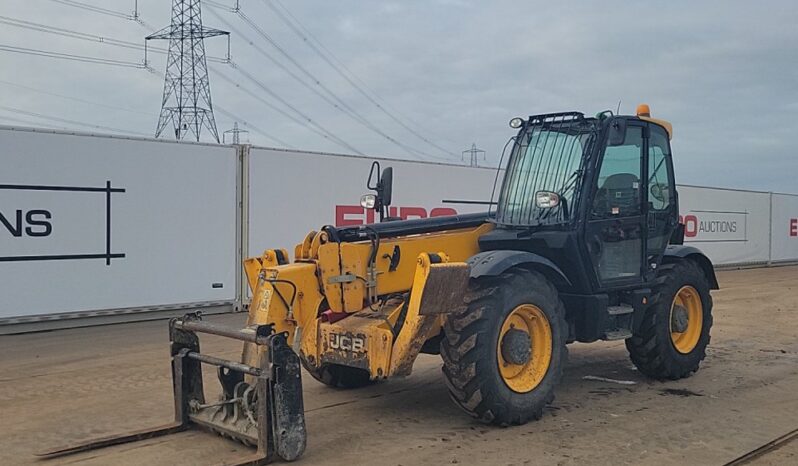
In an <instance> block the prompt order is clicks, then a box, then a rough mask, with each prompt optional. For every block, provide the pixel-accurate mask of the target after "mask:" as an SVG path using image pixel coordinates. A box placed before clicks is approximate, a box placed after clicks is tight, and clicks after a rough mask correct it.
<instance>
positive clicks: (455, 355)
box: [441, 269, 568, 425]
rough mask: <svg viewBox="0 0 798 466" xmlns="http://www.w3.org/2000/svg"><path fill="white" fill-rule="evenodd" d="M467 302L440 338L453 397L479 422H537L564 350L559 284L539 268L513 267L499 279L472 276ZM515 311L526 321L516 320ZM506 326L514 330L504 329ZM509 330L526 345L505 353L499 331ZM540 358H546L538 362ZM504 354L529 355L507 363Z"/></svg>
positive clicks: (560, 368) (556, 380)
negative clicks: (534, 269) (553, 283)
mask: <svg viewBox="0 0 798 466" xmlns="http://www.w3.org/2000/svg"><path fill="white" fill-rule="evenodd" d="M465 302H466V304H467V307H466V308H465V309H464V310H463V311H460V312H456V313H454V314H451V315H449V317H448V318H447V319H446V323H445V324H444V332H445V338H444V339H443V340H442V341H441V357H442V358H443V362H444V366H443V374H444V378H445V380H446V384H447V386H448V388H449V394H450V395H451V398H452V399H453V400H454V402H455V403H456V404H457V405H458V406H460V407H461V408H462V409H463V410H464V411H466V412H467V413H468V414H470V415H471V416H473V417H476V418H477V419H479V420H481V421H483V422H488V423H492V424H498V425H519V424H524V423H526V422H528V421H530V420H532V419H539V418H540V417H541V416H542V415H543V408H544V407H545V406H546V405H547V404H548V403H551V402H552V401H553V400H554V387H555V386H556V385H557V383H559V381H560V379H561V378H562V371H563V366H564V365H565V361H566V358H567V352H568V350H567V348H566V346H565V342H566V338H567V328H568V327H567V325H566V322H565V310H564V307H563V305H562V303H561V302H560V299H559V296H558V293H557V289H556V288H555V287H554V286H553V285H552V284H551V283H550V282H549V281H548V280H546V278H545V277H544V276H543V275H541V274H539V273H537V272H533V271H529V270H524V269H511V270H510V271H508V272H506V273H503V274H502V275H500V276H498V277H486V278H480V279H476V280H472V283H471V284H470V286H469V292H468V293H467V294H466V297H465ZM519 312H520V314H519ZM519 315H521V317H524V316H526V317H529V318H528V319H526V320H524V319H521V320H519V318H520V317H519ZM511 322H515V324H510V323H511ZM525 322H528V323H529V326H525V325H524V323H525ZM508 324H509V328H513V329H515V330H509V331H508V330H507V329H508ZM518 329H521V330H522V331H523V332H524V334H521V333H519V332H517V330H518ZM509 332H515V333H516V335H514V336H513V338H512V339H514V340H515V341H519V340H518V338H515V337H518V336H519V335H520V341H522V342H524V344H523V345H521V346H524V345H527V346H528V347H526V348H523V347H522V348H520V350H521V351H520V353H518V352H515V353H514V352H512V351H509V350H508V352H507V353H505V352H504V351H505V350H504V347H503V346H502V345H503V341H504V340H506V338H502V335H504V336H505V337H506V335H509ZM529 348H531V353H530V351H528V349H529ZM514 349H519V348H517V347H514ZM518 354H520V356H518ZM536 354H537V355H538V359H535V356H536ZM543 355H545V356H546V359H547V360H546V361H542V360H541V359H540V358H541V357H543ZM505 357H507V358H508V359H509V358H521V359H518V361H523V360H524V358H525V357H526V358H527V361H528V362H518V363H517V364H512V363H508V362H507V361H506V360H505V359H504V358H505ZM541 361H542V362H541ZM543 363H545V364H543ZM530 364H532V365H531V366H530ZM514 368H518V371H515V370H514ZM508 371H509V372H508ZM513 374H517V375H513ZM511 386H512V387H514V388H511Z"/></svg>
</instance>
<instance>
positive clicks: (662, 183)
mask: <svg viewBox="0 0 798 466" xmlns="http://www.w3.org/2000/svg"><path fill="white" fill-rule="evenodd" d="M650 128H651V133H650V134H651V136H650V139H649V141H648V204H649V209H650V210H655V211H663V210H668V209H669V208H670V206H671V203H672V202H673V195H672V193H671V192H670V191H671V186H673V183H672V182H671V174H670V173H669V171H668V159H670V156H671V152H670V147H669V146H668V134H667V133H666V132H665V130H664V129H662V128H660V127H659V126H655V125H651V127H650Z"/></svg>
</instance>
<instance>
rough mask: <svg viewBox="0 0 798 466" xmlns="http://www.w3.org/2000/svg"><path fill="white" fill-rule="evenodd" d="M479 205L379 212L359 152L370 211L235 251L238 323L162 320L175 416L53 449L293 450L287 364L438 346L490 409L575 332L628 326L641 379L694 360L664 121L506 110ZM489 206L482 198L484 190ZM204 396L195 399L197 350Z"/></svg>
mask: <svg viewBox="0 0 798 466" xmlns="http://www.w3.org/2000/svg"><path fill="white" fill-rule="evenodd" d="M510 126H511V127H512V128H514V129H516V130H517V131H518V133H517V135H516V136H515V137H514V141H513V144H512V146H511V147H512V149H511V151H510V155H509V158H508V162H507V164H506V166H505V167H503V168H504V171H503V173H504V177H503V180H502V182H501V183H500V186H499V194H498V199H497V202H496V204H495V208H493V207H491V208H489V209H486V210H488V212H486V213H481V214H467V215H459V216H450V217H437V218H429V219H421V220H394V219H391V218H387V217H386V214H387V209H388V206H389V205H390V204H391V191H392V183H393V173H392V170H391V168H386V169H385V171H383V172H382V173H381V172H380V168H379V165H378V164H375V165H373V166H372V172H371V174H370V176H369V183H368V184H367V186H370V187H372V188H373V189H374V190H375V193H374V194H369V195H366V196H363V198H362V199H361V203H362V204H363V206H364V207H367V208H371V209H375V210H377V211H378V212H379V214H380V218H381V220H382V221H381V222H379V223H375V224H370V225H364V226H356V227H344V228H336V227H333V226H330V225H327V226H324V227H322V228H321V229H320V231H311V232H310V233H308V234H307V236H305V238H304V239H303V240H302V242H301V243H300V244H298V245H297V246H296V248H295V249H294V251H293V256H294V260H293V261H290V260H289V255H288V252H287V251H286V250H284V249H270V250H267V251H265V252H264V253H263V254H262V255H261V256H260V257H254V258H250V259H247V260H246V261H245V263H244V268H245V270H246V273H247V277H248V281H249V285H250V287H251V289H252V301H251V304H250V306H249V315H248V321H247V325H246V326H245V327H244V328H243V329H238V328H228V327H224V326H220V325H217V324H214V323H209V322H205V321H203V320H202V319H201V316H200V315H199V314H198V313H194V314H188V315H186V316H184V317H182V318H178V319H173V320H172V321H170V323H169V329H170V337H171V355H172V367H173V382H174V395H175V422H174V423H171V424H168V425H165V426H162V427H159V428H155V429H148V430H143V431H138V432H131V433H129V434H125V435H121V436H114V437H107V438H103V439H97V440H94V441H90V442H87V443H83V444H79V445H72V446H68V447H64V448H59V449H56V450H53V451H50V452H48V453H45V454H43V455H44V456H49V457H56V456H61V455H65V454H70V453H75V452H79V451H85V450H89V449H94V448H100V447H105V446H110V445H115V444H119V443H124V442H129V441H134V440H140V439H144V438H150V437H154V436H158V435H164V434H168V433H172V432H176V431H180V430H185V429H188V428H191V427H194V426H198V427H203V428H206V429H210V430H213V431H216V432H218V433H220V434H222V435H224V436H228V437H231V438H235V439H238V440H240V441H242V442H244V443H246V444H249V445H252V446H255V447H257V452H254V453H253V454H252V456H251V457H248V458H243V459H241V460H240V461H239V462H238V463H236V464H263V463H265V462H268V461H269V460H271V459H272V458H274V457H275V455H276V457H279V458H282V459H284V460H288V461H290V460H295V459H297V458H298V457H300V456H301V454H302V452H303V451H304V449H305V446H306V439H307V435H306V429H305V420H304V410H303V401H302V386H301V377H300V375H301V366H304V368H305V369H306V370H307V373H309V374H310V375H311V376H312V377H313V378H315V379H316V380H318V381H320V382H322V383H324V384H327V385H330V386H336V387H358V386H363V385H366V384H369V383H372V382H374V381H378V380H382V379H387V378H392V377H401V376H407V375H408V374H410V373H411V370H412V368H413V363H414V361H415V360H416V357H417V356H418V354H419V353H422V352H423V353H433V354H440V355H441V358H442V359H443V375H444V380H445V382H446V384H447V386H448V389H449V393H450V394H451V398H452V399H453V400H454V402H455V403H456V404H457V405H458V406H460V407H461V408H462V409H463V410H464V411H465V412H467V413H468V414H470V415H471V416H473V417H475V418H477V419H479V420H481V421H484V422H487V423H492V424H497V425H514V424H523V423H525V422H528V421H530V420H532V419H538V418H540V417H541V415H542V412H543V409H544V407H545V406H546V404H547V403H550V402H551V401H552V399H553V397H554V389H555V387H556V386H557V383H558V382H559V380H560V378H561V375H562V372H563V367H564V364H565V360H566V354H567V348H566V344H567V343H570V342H574V341H580V342H592V341H596V340H625V341H626V347H627V348H628V350H629V354H630V356H631V359H632V361H633V363H634V364H635V365H636V366H637V368H638V369H639V370H640V372H641V373H643V374H645V375H647V376H650V377H652V378H655V379H678V378H682V377H686V376H688V375H690V374H691V373H692V372H694V371H696V370H697V369H698V366H699V363H700V362H701V360H702V359H704V357H705V354H706V353H705V350H706V347H707V344H708V343H709V338H710V337H709V331H710V327H711V325H712V314H711V310H712V298H711V296H710V290H711V289H717V288H718V283H717V280H716V278H715V273H714V269H713V266H712V263H711V262H710V260H709V259H708V258H707V257H706V256H705V255H704V254H702V253H701V252H700V251H699V250H698V249H696V248H694V247H690V246H685V245H683V239H684V226H683V225H680V224H679V222H678V218H679V216H678V213H679V209H678V194H677V192H676V187H675V182H674V174H673V164H672V159H671V149H670V138H671V134H672V128H671V125H670V124H669V123H668V122H666V121H663V120H659V119H655V118H652V117H651V115H650V111H649V109H648V106H646V105H641V106H639V107H638V111H637V113H636V115H633V116H619V115H613V114H612V112H609V111H607V112H602V113H600V114H598V115H596V116H595V117H588V116H585V115H584V114H582V113H578V112H564V113H552V114H543V115H534V116H530V117H529V118H527V119H522V118H514V119H513V120H511V122H510ZM490 204H491V206H492V205H493V203H492V202H491V203H490ZM200 333H210V334H215V335H221V336H225V337H229V338H234V339H238V340H241V341H243V342H244V346H243V354H242V357H241V360H240V361H228V360H223V359H219V358H216V357H212V356H209V355H206V354H203V353H201V351H200V346H199V338H198V334H200ZM203 364H206V365H212V366H216V367H217V370H218V378H219V381H220V383H221V386H222V392H223V395H222V397H221V399H219V400H216V401H209V400H206V399H205V396H204V394H203V386H202V373H201V365H203Z"/></svg>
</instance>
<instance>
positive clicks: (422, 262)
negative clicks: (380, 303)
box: [389, 253, 470, 376]
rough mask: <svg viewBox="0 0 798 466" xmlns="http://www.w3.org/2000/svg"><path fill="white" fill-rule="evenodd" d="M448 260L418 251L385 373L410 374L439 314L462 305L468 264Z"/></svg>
mask: <svg viewBox="0 0 798 466" xmlns="http://www.w3.org/2000/svg"><path fill="white" fill-rule="evenodd" d="M448 260H449V258H448V257H446V255H445V254H443V253H438V254H432V253H421V254H420V255H419V257H418V266H417V267H416V274H415V277H414V278H413V288H412V289H411V292H410V304H409V306H408V310H407V316H406V318H405V321H404V324H403V325H402V328H401V330H400V331H399V334H398V335H397V337H396V341H394V345H393V349H392V350H391V368H390V373H389V375H391V376H407V375H410V372H411V371H412V369H413V363H414V362H415V360H416V357H417V356H418V353H419V351H421V347H422V346H423V345H424V342H425V341H427V340H428V339H429V338H430V337H432V336H434V334H433V332H435V331H436V329H437V328H438V326H439V324H438V322H439V321H438V318H439V316H440V315H441V314H448V313H450V312H455V311H457V310H459V309H460V308H461V307H462V306H464V303H463V296H464V295H465V292H466V290H467V288H468V280H469V274H470V267H469V266H468V264H466V263H464V262H452V263H450V262H448Z"/></svg>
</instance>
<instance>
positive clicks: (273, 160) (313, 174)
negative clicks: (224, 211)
mask: <svg viewBox="0 0 798 466" xmlns="http://www.w3.org/2000/svg"><path fill="white" fill-rule="evenodd" d="M374 160H375V159H373V158H368V157H354V156H340V155H328V154H316V153H307V152H304V153H303V152H288V151H277V150H271V149H258V148H253V149H252V151H251V152H250V173H249V178H250V191H249V199H250V200H249V254H250V255H259V254H260V253H261V252H262V251H263V250H264V249H269V248H285V249H288V251H289V253H290V254H291V256H293V252H294V246H295V245H296V244H297V243H299V242H301V241H302V240H303V239H304V237H305V235H306V234H307V233H308V232H309V231H311V230H318V229H319V228H321V227H322V226H324V225H335V226H348V225H360V224H363V223H373V222H374V217H373V216H374V213H373V211H371V210H366V209H364V208H363V207H361V206H360V196H361V195H363V194H366V193H369V192H371V191H369V190H368V189H367V188H366V181H367V179H368V176H369V169H370V168H371V163H372V161H374ZM380 163H381V165H382V168H383V169H384V168H386V167H389V166H390V167H393V203H392V207H391V216H393V217H401V218H404V219H407V218H425V217H434V216H440V215H453V214H457V213H467V212H484V211H486V210H487V207H488V206H486V205H474V204H455V203H446V202H444V201H445V200H457V201H463V200H465V201H489V200H490V196H491V190H492V189H493V180H494V178H495V176H496V170H494V169H489V168H471V167H459V166H452V165H441V164H433V163H419V162H406V161H399V160H380ZM500 181H501V180H500Z"/></svg>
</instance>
